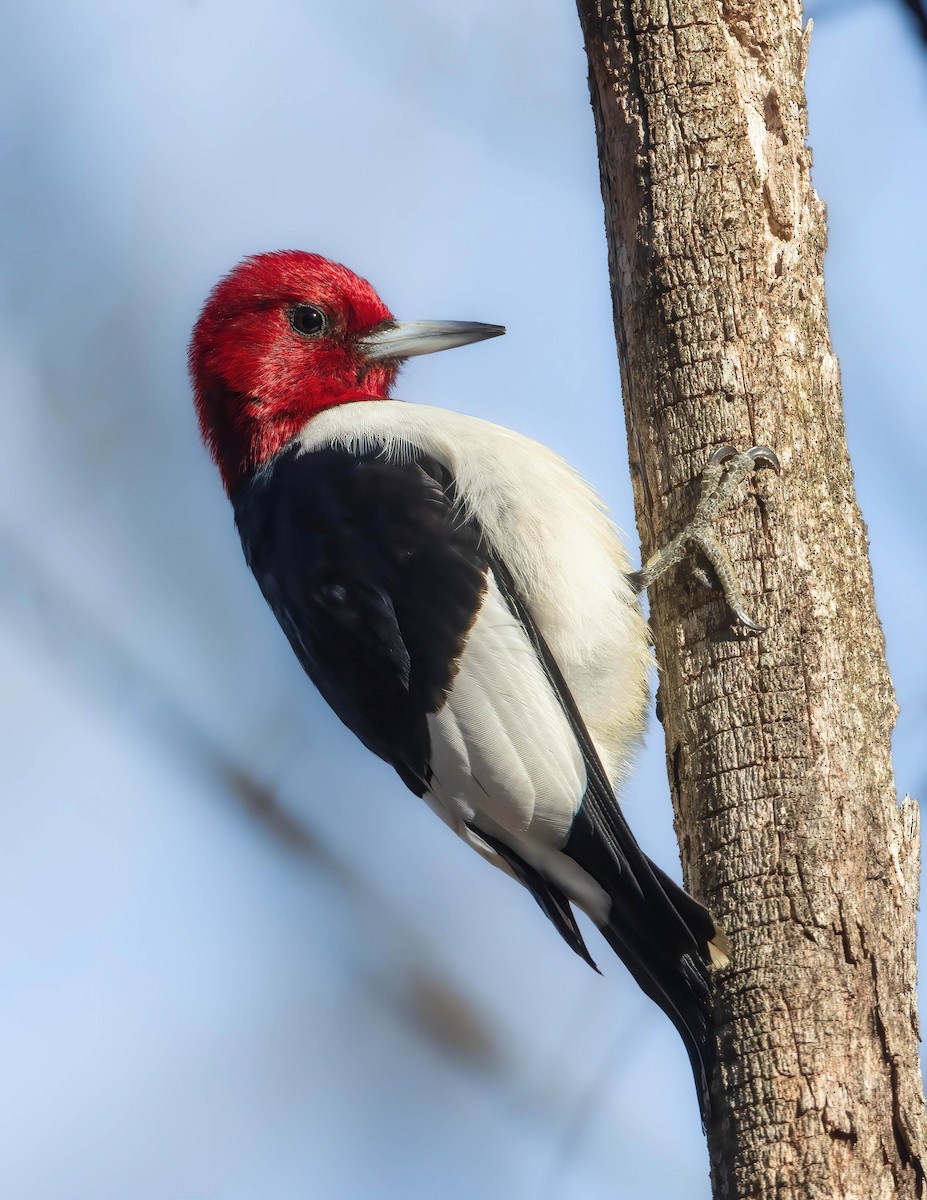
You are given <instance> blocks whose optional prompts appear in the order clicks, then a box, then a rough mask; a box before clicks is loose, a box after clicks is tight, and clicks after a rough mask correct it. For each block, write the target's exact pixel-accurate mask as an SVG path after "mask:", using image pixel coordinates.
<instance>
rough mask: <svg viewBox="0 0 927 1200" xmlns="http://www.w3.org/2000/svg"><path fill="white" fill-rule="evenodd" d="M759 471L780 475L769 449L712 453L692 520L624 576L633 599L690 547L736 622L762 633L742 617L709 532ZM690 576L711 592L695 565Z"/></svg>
mask: <svg viewBox="0 0 927 1200" xmlns="http://www.w3.org/2000/svg"><path fill="white" fill-rule="evenodd" d="M762 467H769V468H770V469H771V470H773V471H775V472H776V474H777V475H778V474H779V473H780V470H781V466H780V463H779V457H778V455H777V454H776V452H775V451H774V450H770V448H769V447H768V446H751V447H750V449H749V450H745V451H744V452H743V453H742V454H741V453H740V452H739V451H738V450H737V449H736V448H735V447H734V446H719V447H718V449H717V450H714V451H713V452H712V454H711V456H710V457H709V459H708V462H707V463H706V464H705V468H704V470H703V471H702V476H701V489H700V495H699V502H698V505H697V507H696V510H695V515H694V517H693V518H692V520H691V521H690V522H689V524H688V525H686V526H685V528H684V529H682V530H681V531H680V532H679V533H677V534H676V536H675V537H674V538H673V539H672V540H671V541H670V542H668V543H667V544H666V545H665V546H664V547H663V549H662V550H661V551H660V552H659V553H658V554H655V555H654V556H653V557H652V558H651V559H650V561H649V562H648V563H647V564H646V565H645V566H643V567H641V569H640V570H639V571H634V572H632V573H631V574H630V575H629V576H628V581H629V583H630V584H631V586H632V588H633V589H634V593H635V595H639V594H640V593H641V592H642V591H644V590H645V589H646V588H649V587H650V586H651V584H653V583H655V582H656V580H657V579H659V578H660V576H661V575H662V574H663V572H664V571H666V570H668V568H669V567H671V566H673V565H674V564H675V563H677V562H679V561H680V559H681V558H683V557H684V555H685V553H686V550H687V549H689V548H690V547H694V548H696V549H698V550H699V551H701V553H702V554H703V555H704V556H705V558H706V559H707V560H708V562H709V563H710V564H711V567H712V569H713V571H714V574H715V578H716V579H717V581H718V584H719V585H720V587H721V591H722V592H723V593H724V599H725V600H726V601H727V605H728V607H729V608H730V610H731V611H732V612H733V614H734V616H735V617H736V618H737V619H738V621H740V622H741V624H743V625H745V626H746V627H747V629H750V630H752V631H753V632H754V633H764V632H765V630H766V626H765V625H760V624H759V623H758V622H757V621H754V620H753V618H752V617H751V616H750V615H749V613H748V612H747V606H746V601H745V599H744V595H743V592H742V591H741V590H740V586H739V584H738V583H737V580H736V579H735V577H734V570H733V568H732V566H731V560H730V557H729V556H728V553H727V551H726V550H725V549H724V547H723V546H722V545H721V544H720V543H719V542H718V541H716V540H715V537H714V534H713V532H712V526H713V525H714V522H715V519H716V518H717V516H718V513H719V512H721V511H722V509H724V508H725V507H726V506H727V505H728V503H729V502H730V498H731V495H732V494H733V491H734V488H735V487H736V486H737V485H738V483H740V481H741V480H742V479H744V478H746V476H747V475H749V474H750V472H751V471H754V470H759V469H760V468H762ZM693 570H694V573H695V576H696V578H697V579H698V580H699V582H701V583H706V584H708V586H709V587H711V586H713V585H712V583H711V580H710V578H709V577H708V574H707V572H706V571H705V569H704V568H703V567H702V566H700V565H698V564H696V566H695V567H694V568H693Z"/></svg>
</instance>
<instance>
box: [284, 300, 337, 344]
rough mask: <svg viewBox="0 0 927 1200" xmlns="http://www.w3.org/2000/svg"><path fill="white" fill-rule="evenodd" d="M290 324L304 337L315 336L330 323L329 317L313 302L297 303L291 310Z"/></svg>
mask: <svg viewBox="0 0 927 1200" xmlns="http://www.w3.org/2000/svg"><path fill="white" fill-rule="evenodd" d="M289 318H290V324H291V325H292V326H293V328H294V329H295V330H296V332H297V333H301V334H302V335H303V337H315V335H316V334H319V333H321V332H322V330H323V329H324V328H325V326H326V325H327V324H328V317H326V315H325V313H323V312H322V310H321V309H320V308H316V307H315V306H314V305H312V304H297V305H296V307H295V308H291V309H290V312H289Z"/></svg>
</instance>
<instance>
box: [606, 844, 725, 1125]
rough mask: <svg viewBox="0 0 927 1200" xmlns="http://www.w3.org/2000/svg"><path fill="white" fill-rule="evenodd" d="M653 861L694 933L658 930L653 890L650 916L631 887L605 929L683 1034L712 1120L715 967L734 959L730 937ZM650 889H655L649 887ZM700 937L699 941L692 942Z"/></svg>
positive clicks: (706, 1117)
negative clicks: (680, 935)
mask: <svg viewBox="0 0 927 1200" xmlns="http://www.w3.org/2000/svg"><path fill="white" fill-rule="evenodd" d="M647 862H648V864H649V866H650V868H651V870H652V872H653V880H654V882H655V884H656V885H658V886H659V888H660V890H661V891H662V892H663V894H664V896H665V898H666V900H667V901H669V903H670V905H671V906H672V908H673V909H674V910H675V912H676V913H677V914H678V916H679V918H680V920H681V922H682V924H683V926H684V927H685V928H686V929H687V930H688V932H689V934H690V935H691V940H690V939H689V938H686V939H685V942H686V944H680V941H679V940H678V939H667V938H666V937H665V934H664V936H660V935H659V934H658V935H657V936H656V937H654V936H648V933H656V930H654V925H653V910H652V908H651V905H652V902H653V896H652V895H651V896H650V897H649V898H648V901H645V903H647V907H648V909H649V912H648V914H647V918H645V919H643V920H642V919H641V914H640V913H636V912H634V911H632V910H633V909H634V908H636V904H635V903H634V902H633V901H631V900H630V899H629V897H628V894H627V892H625V893H624V895H621V896H615V897H613V906H612V912H611V916H610V918H609V921H608V924H607V925H605V926H603V928H602V934H603V935H604V937H605V939H606V941H607V942H608V944H609V945H610V946H611V947H612V949H613V950H614V951H615V953H616V954H617V955H618V957H619V958H620V959H621V960H622V961H623V962H624V963H625V965H626V966H627V968H628V970H629V971H630V972H631V974H632V975H633V976H634V978H635V979H636V980H637V983H638V985H639V986H640V988H641V989H642V990H643V991H644V992H645V993H646V994H647V995H648V996H649V997H650V998H651V1000H653V1001H654V1002H655V1003H656V1004H658V1005H659V1006H660V1008H662V1009H663V1011H664V1012H665V1013H666V1015H667V1016H668V1017H669V1019H670V1020H671V1021H672V1022H673V1024H674V1025H675V1026H676V1029H677V1030H678V1031H679V1035H680V1037H681V1038H682V1040H683V1043H684V1045H685V1048H686V1053H687V1054H688V1056H689V1062H690V1064H691V1066H692V1074H693V1076H694V1077H695V1086H696V1090H697V1092H698V1100H699V1109H700V1111H701V1115H702V1123H703V1125H706V1126H707V1125H709V1124H710V1123H711V1121H712V1117H713V1111H712V1099H711V1077H712V1074H713V1072H714V1067H715V1057H716V1046H715V1033H714V1020H713V1005H712V987H711V977H710V974H709V970H710V967H712V966H714V967H720V966H724V965H725V964H726V963H727V961H728V949H729V943H728V940H727V936H726V935H725V933H724V932H723V930H721V929H719V928H718V926H717V925H716V924H715V921H714V919H713V917H712V915H711V913H710V912H709V911H708V909H707V908H705V907H704V905H702V904H700V903H699V902H698V901H697V900H696V899H695V898H694V897H693V896H690V895H689V893H688V892H686V891H684V890H683V889H682V888H681V887H680V886H679V885H678V884H677V883H674V881H673V880H672V879H670V878H669V876H668V875H666V874H665V873H664V872H663V871H661V870H660V868H659V867H658V866H656V865H655V864H654V863H652V862H650V860H649V859H647ZM647 890H648V891H649V890H650V889H647ZM692 941H694V942H695V947H697V949H696V948H695V947H693V945H692Z"/></svg>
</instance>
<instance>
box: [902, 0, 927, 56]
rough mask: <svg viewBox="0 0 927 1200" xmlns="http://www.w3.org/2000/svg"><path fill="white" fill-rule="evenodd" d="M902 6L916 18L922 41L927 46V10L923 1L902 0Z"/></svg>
mask: <svg viewBox="0 0 927 1200" xmlns="http://www.w3.org/2000/svg"><path fill="white" fill-rule="evenodd" d="M902 4H904V6H905V8H906V9H908V11H909V12H910V13H911V16H912V17H913V18H914V22H915V24H916V25H917V32H918V36H919V37H920V39H921V41H922V42H924V44H925V45H927V8H925V7H924V2H923V0H902Z"/></svg>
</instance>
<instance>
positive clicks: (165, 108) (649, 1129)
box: [0, 0, 927, 1200]
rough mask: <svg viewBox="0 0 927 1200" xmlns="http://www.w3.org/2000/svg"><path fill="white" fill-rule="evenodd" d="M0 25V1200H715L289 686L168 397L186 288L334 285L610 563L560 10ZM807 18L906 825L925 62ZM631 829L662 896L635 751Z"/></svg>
mask: <svg viewBox="0 0 927 1200" xmlns="http://www.w3.org/2000/svg"><path fill="white" fill-rule="evenodd" d="M7 9H8V11H6V12H5V13H4V16H3V18H2V20H3V24H4V26H5V28H4V29H3V32H2V35H0V97H2V103H0V126H2V138H0V156H2V159H3V179H4V193H5V195H4V200H3V204H2V207H0V264H2V265H0V280H2V298H3V316H2V323H0V403H2V404H3V411H4V425H5V429H6V447H7V448H6V454H5V461H4V470H3V472H2V474H0V572H2V580H3V586H2V588H0V664H2V665H0V675H2V678H3V680H4V684H5V686H4V688H3V689H2V696H0V704H2V722H0V738H2V747H0V794H2V796H3V798H4V801H5V803H4V804H3V805H2V808H0V823H2V828H0V911H2V912H3V914H4V920H3V934H2V940H3V949H2V954H0V963H2V966H0V971H2V973H3V980H2V987H0V1005H2V1012H0V1057H2V1060H3V1062H4V1078H5V1087H4V1091H3V1098H2V1100H0V1108H2V1109H3V1113H2V1117H0V1129H2V1130H3V1132H2V1134H0V1181H2V1185H3V1191H4V1194H6V1195H10V1196H16V1197H18V1198H21V1200H52V1198H54V1200H61V1198H62V1197H67V1198H68V1200H84V1197H86V1198H87V1200H90V1198H91V1197H92V1200H124V1197H126V1196H131V1197H133V1200H149V1198H151V1200H239V1198H241V1200H248V1198H251V1197H256V1196H261V1197H265V1196H266V1197H270V1198H271V1200H290V1198H291V1197H292V1198H294V1200H295V1198H296V1197H301V1198H302V1197H306V1196H308V1195H313V1196H324V1197H325V1198H326V1200H349V1198H354V1197H359V1198H360V1197H363V1198H365V1200H366V1198H369V1197H373V1196H376V1197H378V1198H379V1197H384V1198H387V1200H388V1198H392V1197H396V1198H397V1200H398V1198H399V1197H402V1198H404V1200H408V1198H410V1197H411V1198H417V1197H428V1198H430V1197H433V1196H435V1195H440V1196H442V1197H446V1198H448V1200H456V1198H457V1197H460V1198H461V1200H462V1198H463V1197H468V1198H469V1197H472V1196H481V1197H484V1196H485V1197H493V1196H497V1195H498V1196H502V1195H505V1196H506V1197H507V1198H508V1200H569V1198H577V1200H578V1198H580V1197H581V1198H582V1200H598V1198H599V1197H602V1200H605V1198H606V1197H608V1200H614V1198H615V1197H624V1196H628V1197H630V1196H634V1197H636V1198H639V1200H647V1198H650V1197H653V1198H654V1200H656V1198H657V1197H659V1198H660V1200H666V1198H668V1197H675V1196H679V1197H686V1198H687V1200H693V1198H695V1200H697V1198H698V1197H706V1198H707V1196H708V1194H709V1193H708V1183H707V1162H706V1158H705V1151H704V1147H703V1144H702V1140H701V1135H700V1133H699V1130H698V1118H697V1112H696V1105H695V1100H694V1094H693V1090H692V1086H691V1081H690V1079H689V1075H688V1066H687V1064H686V1061H685V1055H684V1053H683V1051H682V1048H681V1046H680V1044H679V1043H678V1040H677V1038H676V1036H675V1034H674V1033H673V1031H672V1029H671V1028H670V1027H669V1025H668V1023H667V1022H666V1021H665V1020H664V1019H663V1018H662V1017H661V1016H660V1014H659V1013H658V1012H657V1011H656V1010H655V1009H653V1008H652V1006H649V1005H648V1003H647V1002H646V1001H645V1000H644V998H643V997H642V996H641V995H640V993H639V992H638V991H637V990H636V989H635V988H634V986H633V985H632V984H631V983H630V982H629V980H628V979H627V978H626V976H625V973H624V972H623V970H622V969H621V968H620V966H619V965H618V964H615V965H614V966H611V965H609V967H608V969H607V972H606V976H605V978H604V979H599V978H597V977H596V976H594V975H593V974H592V973H591V972H589V971H588V969H587V968H585V967H584V965H583V964H582V963H581V962H580V961H579V960H578V959H574V957H573V956H572V955H570V954H569V952H568V951H567V950H565V948H564V947H563V946H562V944H560V942H559V940H558V939H557V938H556V936H555V934H553V932H552V931H551V929H550V928H549V926H548V925H547V923H546V922H545V921H544V920H543V918H542V917H541V916H540V914H539V913H538V911H537V909H536V907H535V906H534V905H533V903H532V902H531V901H530V900H529V899H528V898H527V897H526V896H524V895H522V894H520V893H519V892H518V890H517V889H515V888H513V887H512V886H511V884H510V882H509V881H508V880H506V879H504V878H503V877H502V876H501V875H498V874H497V873H495V872H492V871H491V870H490V869H489V868H487V867H486V866H485V865H484V864H483V863H481V862H480V861H479V860H478V859H477V858H476V857H475V856H473V855H471V854H468V853H467V852H466V851H465V849H464V848H463V847H462V846H460V845H459V844H458V843H456V842H455V840H454V839H453V838H452V837H451V836H450V835H449V834H448V832H447V830H446V829H445V828H444V827H443V826H442V825H441V824H440V823H439V822H437V821H435V820H434V819H433V817H432V816H431V815H430V814H429V813H428V812H427V811H425V809H424V806H421V805H420V804H419V803H418V802H417V801H415V800H414V798H413V797H412V796H411V795H409V794H408V793H406V792H405V791H404V790H403V789H402V787H401V785H400V784H399V783H398V781H397V780H395V779H394V778H392V776H391V773H390V772H389V771H388V769H387V768H385V767H383V766H382V764H379V763H377V762H376V761H374V760H373V759H372V758H370V757H369V756H366V755H365V754H363V753H362V752H361V750H360V748H359V747H358V746H356V745H355V743H354V742H353V741H352V739H351V738H350V736H349V735H348V734H347V733H346V732H345V731H344V730H342V729H341V727H340V726H339V725H338V723H337V721H336V720H335V719H334V718H333V717H332V716H331V715H330V714H329V713H328V712H327V710H326V709H325V707H324V705H323V704H322V703H321V702H320V701H319V700H318V698H317V697H316V696H315V695H314V694H313V692H312V689H311V688H310V687H309V685H308V683H307V681H306V680H305V679H304V678H303V677H302V675H301V674H300V671H299V668H298V666H297V664H296V663H295V661H292V659H291V655H290V652H289V649H288V647H287V645H286V643H285V640H284V639H283V637H282V636H281V635H280V633H279V630H278V629H277V628H276V626H275V624H274V622H273V619H272V617H271V616H270V614H269V612H268V611H267V610H266V608H265V606H264V604H263V601H262V600H261V597H260V595H259V593H258V591H257V588H256V587H255V585H254V583H253V581H252V580H251V579H250V577H249V576H248V573H247V571H246V569H245V567H244V564H243V562H242V560H241V554H240V549H239V547H238V544H237V538H236V535H235V531H234V529H233V527H232V522H231V516H230V512H229V510H228V506H227V503H226V501H225V498H224V496H223V494H222V491H221V488H220V487H219V484H218V480H217V478H216V477H215V473H214V471H213V468H212V466H211V464H210V463H209V462H208V460H207V458H206V455H205V453H204V451H203V450H202V449H201V447H200V445H199V442H198V438H197V432H196V427H195V421H194V418H193V414H192V409H191V405H190V399H189V392H188V386H187V382H186V377H185V351H186V341H187V337H188V334H189V329H190V326H191V324H192V322H193V320H194V318H195V316H196V313H197V311H198V309H199V306H200V304H201V303H202V300H203V298H204V296H205V294H206V292H207V291H208V290H209V288H210V287H211V285H212V283H213V282H214V281H215V279H216V278H217V277H218V275H219V274H221V273H222V272H224V271H225V270H227V269H228V268H229V267H230V266H231V265H232V264H233V263H234V262H235V261H236V260H237V259H238V258H240V257H241V256H242V255H244V254H246V253H251V252H254V251H258V250H263V249H275V248H279V247H283V246H300V247H303V248H306V249H312V250H318V251H321V252H323V253H325V254H328V255H329V256H331V257H334V258H338V259H341V260H342V261H344V262H346V263H347V264H348V265H350V266H351V267H353V268H355V269H356V270H358V271H359V272H361V273H362V274H365V275H367V276H368V277H369V278H370V279H371V280H372V281H373V282H374V284H375V285H376V286H377V288H378V289H379V290H380V292H381V294H382V295H383V297H384V299H385V300H386V302H387V303H388V304H389V305H390V306H391V307H392V309H393V310H394V311H395V312H396V313H397V314H399V315H400V316H402V317H406V318H413V319H414V318H423V317H447V318H460V319H475V320H486V321H498V322H502V323H505V324H506V325H507V327H508V331H509V332H508V335H507V336H506V337H505V338H503V339H498V340H496V341H493V342H489V343H486V344H484V345H482V346H479V347H474V348H470V349H468V350H463V351H460V352H458V353H455V354H453V355H450V354H449V355H438V356H436V357H435V358H433V359H429V358H426V359H422V360H418V361H417V362H415V363H413V364H410V366H409V367H408V369H407V370H406V372H405V374H404V376H403V378H402V381H401V385H400V387H399V389H398V394H399V395H400V396H402V397H403V398H406V399H409V400H418V401H425V402H429V403H439V404H444V405H447V406H448V407H452V408H459V409H461V410H463V411H467V412H472V413H475V414H477V415H480V416H484V417H488V418H489V419H492V420H495V421H498V422H499V423H501V424H507V425H511V426H513V427H515V428H518V429H520V430H523V431H524V432H526V433H529V434H531V435H533V436H535V437H537V438H538V439H539V440H541V441H544V442H546V443H548V444H549V445H551V446H552V447H554V448H555V449H556V450H558V451H559V452H561V453H562V454H564V455H565V457H567V458H568V459H569V460H570V461H571V462H573V463H574V464H575V465H576V466H577V467H578V468H579V469H580V470H582V471H583V473H584V474H585V475H586V476H587V477H588V478H589V479H590V480H591V481H592V482H593V483H595V485H596V486H597V487H598V488H599V489H600V490H601V491H602V493H603V495H605V497H606V498H607V500H608V502H609V504H610V506H611V508H612V511H613V513H614V515H615V517H616V519H617V521H618V523H619V524H620V525H621V526H622V527H623V528H625V529H627V530H633V528H634V521H633V513H632V509H631V500H630V487H629V483H628V479H627V466H626V458H625V454H624V432H623V425H622V418H621V411H620V403H619V399H618V386H619V385H618V371H617V365H616V361H615V353H614V343H613V336H612V328H611V308H610V301H609V295H608V280H607V270H606V261H605V244H604V233H603V220H602V208H601V199H600V196H599V192H598V174H597V164H596V159H595V145H594V137H593V130H592V121H591V115H590V113H589V108H588V99H587V92H586V82H585V62H584V58H583V53H582V43H581V37H580V32H579V27H578V23H577V20H576V17H575V14H574V12H573V10H572V8H571V6H570V5H569V4H568V3H554V0H543V2H541V3H537V2H535V3H530V4H529V3H528V2H527V0H517V2H516V0H511V2H510V3H508V4H506V5H498V4H496V3H493V0H470V3H468V4H467V5H461V4H452V3H450V2H449V0H399V2H398V3H396V4H393V5H390V6H383V5H380V4H377V3H374V2H373V0H358V2H357V3H354V4H351V5H341V6H335V5H324V4H320V3H317V2H314V3H313V2H310V3H297V2H296V0H290V2H287V0H272V2H270V3H267V4H264V5H261V6H257V5H249V4H246V3H243V2H241V0H226V2H224V3H222V4H219V3H217V2H216V0H196V2H193V0H184V2H183V3H181V2H179V0H168V2H167V3H164V4H161V5H157V6H148V7H147V8H145V9H142V8H140V7H139V6H137V5H130V4H128V3H125V2H118V0H109V2H105V0H99V2H98V3H92V4H91V3H85V4H77V5H69V6H63V5H60V4H52V3H50V2H42V0H39V2H36V3H33V4H31V5H29V6H16V7H14V6H7ZM809 12H810V13H811V14H812V15H814V16H815V17H816V22H817V23H816V27H815V31H814V34H813V36H812V41H811V56H810V65H809V71H808V77H807V87H808V95H809V103H810V140H811V145H812V148H813V151H814V163H815V166H814V179H815V184H816V186H817V188H818V190H819V192H820V193H821V195H822V196H823V197H824V199H825V200H826V201H827V202H828V211H829V220H830V249H829V252H828V258H827V280H828V297H829V305H830V315H831V324H832V332H833V338H834V343H835V349H836V351H837V354H838V356H839V358H840V361H841V368H842V373H843V383H844V396H845V402H846V410H847V427H848V434H849V439H850V446H851V452H852V456H853V461H854V469H855V472H856V480H857V487H858V492H859V497H860V501H861V504H862V507H863V511H864V515H865V517H866V520H867V522H868V525H869V530H870V536H871V540H872V557H873V567H874V572H875V579H876V590H877V599H878V603H879V609H880V613H881V617H882V620H883V623H884V626H885V633H886V637H887V641H888V652H889V660H890V665H891V668H892V672H893V677H894V680H895V684H896V688H897V691H898V698H899V703H900V705H901V716H900V718H899V722H898V727H897V732H896V738H895V750H896V770H897V780H898V785H899V788H900V789H901V790H903V791H911V792H913V793H915V794H917V793H918V792H923V790H924V782H925V777H927V753H925V748H924V747H925V739H924V735H923V725H924V717H925V707H927V687H925V683H924V681H925V679H927V662H925V659H927V653H925V649H924V638H923V635H922V624H923V616H922V611H923V600H922V596H923V593H924V589H925V584H927V580H925V574H927V564H925V555H924V539H923V532H922V522H923V517H924V513H925V511H927V504H925V494H924V492H925V486H924V482H923V480H924V471H923V466H922V464H923V461H924V457H925V453H927V426H925V421H924V416H923V403H924V398H925V387H924V383H925V380H924V366H923V354H922V342H923V337H924V334H923V330H924V328H925V315H927V314H925V299H924V297H925V288H924V280H925V278H927V253H925V248H924V247H925V243H924V238H923V236H922V224H923V204H924V200H923V198H924V196H925V195H927V54H925V52H924V50H923V48H922V47H920V46H919V45H918V44H917V42H916V41H915V39H914V37H913V34H912V31H911V28H910V27H909V24H908V22H907V20H906V19H905V17H904V15H903V13H902V11H901V6H900V5H897V6H896V5H894V4H892V3H890V2H889V0H883V2H882V3H878V2H876V0H873V2H871V3H859V4H855V5H853V6H841V5H837V4H833V3H831V4H824V3H822V4H819V5H815V6H809ZM268 798H272V801H273V805H274V806H276V807H274V808H273V809H272V811H271V814H270V816H271V817H272V818H273V819H270V818H269V817H268V811H267V807H266V802H267V801H268ZM262 804H264V807H263V808H262ZM625 807H626V810H627V812H628V815H629V818H630V820H631V823H632V825H633V827H634V828H635V830H636V831H637V832H638V835H639V837H640V839H641V841H642V842H643V843H644V845H645V847H646V848H647V849H648V850H649V851H650V852H651V854H652V855H653V856H654V857H656V858H657V859H658V860H659V861H661V862H662V863H664V864H665V865H668V866H670V867H671V868H672V869H673V870H674V871H676V870H678V867H677V864H678V855H677V852H676V849H675V844H674V842H673V837H672V822H671V812H670V803H669V796H668V792H667V785H666V779H665V775H664V771H663V762H662V747H661V739H660V737H659V731H658V730H651V732H650V733H649V735H648V739H647V745H646V746H645V748H644V749H643V750H642V753H641V756H640V763H639V768H638V771H637V772H636V774H635V777H634V779H633V781H632V783H631V785H630V787H629V788H628V791H627V795H626V799H625ZM262 814H263V815H262ZM923 954H924V950H923V946H922V958H923ZM600 957H601V956H600ZM603 965H604V964H603Z"/></svg>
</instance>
